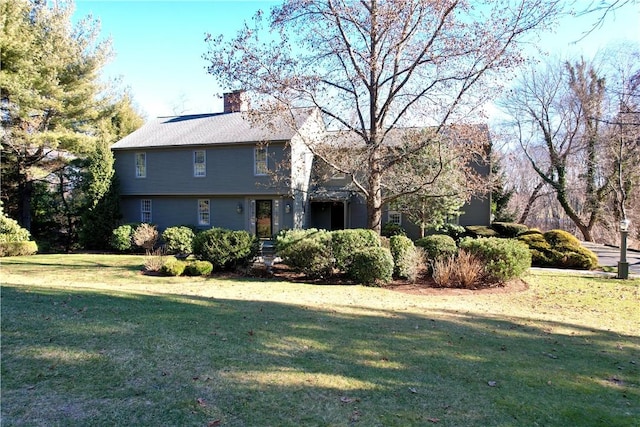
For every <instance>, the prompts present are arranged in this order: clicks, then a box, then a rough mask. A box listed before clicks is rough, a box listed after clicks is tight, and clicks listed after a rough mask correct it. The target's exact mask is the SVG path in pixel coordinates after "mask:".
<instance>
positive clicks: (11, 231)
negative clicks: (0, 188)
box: [0, 210, 31, 243]
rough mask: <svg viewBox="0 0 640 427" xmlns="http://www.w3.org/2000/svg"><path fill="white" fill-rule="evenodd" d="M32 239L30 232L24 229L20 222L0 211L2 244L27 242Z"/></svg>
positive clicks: (0, 237) (0, 239) (0, 240)
mask: <svg viewBox="0 0 640 427" xmlns="http://www.w3.org/2000/svg"><path fill="white" fill-rule="evenodd" d="M30 238H31V234H30V233H29V230H27V229H26V228H22V227H21V226H20V224H18V221H16V220H15V219H12V218H9V217H8V216H5V215H4V213H2V211H1V210H0V242H2V243H5V242H27V241H29V239H30Z"/></svg>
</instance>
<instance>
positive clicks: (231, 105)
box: [224, 90, 249, 113]
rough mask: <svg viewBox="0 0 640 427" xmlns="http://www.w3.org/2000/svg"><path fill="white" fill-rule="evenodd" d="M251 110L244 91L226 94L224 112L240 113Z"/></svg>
mask: <svg viewBox="0 0 640 427" xmlns="http://www.w3.org/2000/svg"><path fill="white" fill-rule="evenodd" d="M247 110H249V101H248V100H247V95H246V94H245V91H244V90H234V91H233V92H227V93H225V94H224V112H225V113H238V112H241V111H247Z"/></svg>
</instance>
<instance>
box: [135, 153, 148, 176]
mask: <svg viewBox="0 0 640 427" xmlns="http://www.w3.org/2000/svg"><path fill="white" fill-rule="evenodd" d="M146 177H147V154H146V153H136V178H146Z"/></svg>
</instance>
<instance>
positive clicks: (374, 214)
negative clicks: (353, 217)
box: [367, 165, 382, 234]
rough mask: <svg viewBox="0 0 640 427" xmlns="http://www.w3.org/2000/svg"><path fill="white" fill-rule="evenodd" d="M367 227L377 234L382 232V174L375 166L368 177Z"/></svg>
mask: <svg viewBox="0 0 640 427" xmlns="http://www.w3.org/2000/svg"><path fill="white" fill-rule="evenodd" d="M372 166H373V165H372ZM367 226H368V227H369V228H370V229H372V230H375V232H376V233H378V234H380V232H381V231H382V174H381V173H380V170H379V167H377V166H376V167H375V168H372V170H371V176H370V177H369V197H368V198H367Z"/></svg>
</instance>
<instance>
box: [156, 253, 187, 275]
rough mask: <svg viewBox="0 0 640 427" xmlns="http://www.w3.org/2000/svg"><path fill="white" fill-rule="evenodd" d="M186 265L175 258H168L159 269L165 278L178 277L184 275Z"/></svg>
mask: <svg viewBox="0 0 640 427" xmlns="http://www.w3.org/2000/svg"><path fill="white" fill-rule="evenodd" d="M186 266H187V264H186V263H185V262H184V261H180V260H179V259H176V258H175V257H169V258H167V260H166V261H165V262H164V264H162V267H160V272H161V273H162V274H164V275H166V276H180V275H182V273H184V269H185V267H186Z"/></svg>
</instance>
